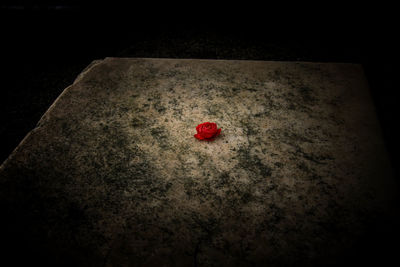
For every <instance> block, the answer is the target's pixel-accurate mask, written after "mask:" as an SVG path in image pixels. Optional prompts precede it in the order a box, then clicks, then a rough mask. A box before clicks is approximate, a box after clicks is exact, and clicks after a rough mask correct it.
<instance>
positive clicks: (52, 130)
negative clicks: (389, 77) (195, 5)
mask: <svg viewBox="0 0 400 267" xmlns="http://www.w3.org/2000/svg"><path fill="white" fill-rule="evenodd" d="M202 122H215V123H217V125H218V127H219V128H221V129H222V131H221V135H220V136H218V137H217V138H216V139H215V140H214V141H212V142H210V141H199V140H197V139H196V138H194V134H195V133H196V126H197V125H198V124H200V123H202ZM394 194H395V192H394V181H393V177H392V174H391V170H390V166H389V162H388V158H387V156H386V151H385V149H384V143H383V140H382V136H381V131H380V128H379V123H378V121H377V118H376V114H375V110H374V106H373V102H372V100H371V97H370V94H369V90H368V84H367V82H366V79H365V76H364V73H363V69H362V67H361V66H360V65H357V64H344V63H343V64H342V63H308V62H269V61H241V60H199V59H150V58H148V59H147V58H106V59H104V60H96V61H94V62H93V63H92V64H90V65H89V66H88V67H87V68H86V69H85V70H84V71H83V72H82V73H81V74H80V75H79V76H78V77H77V79H76V80H75V82H74V83H73V84H72V85H71V86H69V87H68V88H66V89H65V90H64V91H63V93H62V94H61V95H60V96H59V97H58V98H57V100H56V101H55V102H54V104H53V105H52V106H51V107H50V108H49V109H48V111H47V112H46V113H45V114H44V115H43V117H42V118H41V120H40V121H39V122H38V124H37V126H36V127H35V128H34V129H33V130H32V131H31V132H30V133H29V134H28V135H27V136H26V137H25V139H24V140H23V141H22V142H21V144H20V145H19V146H18V147H17V148H16V149H15V151H14V152H13V153H12V154H11V155H10V157H9V158H8V159H7V160H6V161H5V162H4V163H3V164H2V165H1V167H0V197H1V199H2V200H1V202H2V204H1V208H2V210H4V214H7V216H5V218H6V219H5V223H6V224H7V223H8V224H7V227H8V228H7V229H11V230H12V231H14V232H18V231H19V230H21V231H20V232H21V233H22V234H21V236H24V237H25V239H27V240H29V242H31V243H32V244H31V247H34V248H35V250H34V251H36V252H37V254H35V255H36V256H35V257H37V258H38V259H41V257H44V258H46V259H48V261H50V262H52V263H54V264H57V263H60V262H63V263H71V265H70V266H264V265H268V266H278V265H282V264H285V265H290V264H294V263H297V264H300V263H305V264H308V263H331V262H334V261H335V260H336V259H337V258H338V257H340V255H342V254H343V253H345V251H346V250H347V249H350V248H351V246H352V245H353V244H354V243H356V242H357V240H358V238H359V237H360V236H362V235H363V233H364V231H365V229H366V222H370V221H373V220H379V218H383V217H384V216H385V215H386V214H387V213H389V212H390V207H391V201H392V198H393V196H394ZM3 223H4V222H3ZM11 230H10V231H11ZM36 252H35V253H36ZM66 266H67V265H66Z"/></svg>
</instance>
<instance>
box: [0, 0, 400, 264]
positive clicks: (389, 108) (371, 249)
mask: <svg viewBox="0 0 400 267" xmlns="http://www.w3.org/2000/svg"><path fill="white" fill-rule="evenodd" d="M266 3H267V5H265V6H261V5H260V6H253V5H250V4H249V5H246V6H242V5H238V4H234V3H233V2H232V3H229V4H225V3H223V4H219V5H215V3H206V2H194V4H193V3H189V2H184V3H181V4H180V5H171V4H163V5H159V4H158V3H150V4H147V5H144V4H131V5H130V6H127V5H122V4H119V3H117V2H112V3H111V2H110V3H108V4H101V5H100V4H98V3H96V4H92V5H91V4H85V5H83V4H79V3H78V2H76V1H41V2H39V1H33V3H32V2H30V3H26V2H23V1H12V2H10V1H9V2H6V3H3V4H1V5H0V43H1V44H0V51H1V78H2V79H1V82H0V86H1V90H0V148H1V150H0V162H3V161H4V160H5V159H6V158H7V157H8V155H9V154H10V153H11V152H12V151H13V149H14V148H15V147H16V146H17V145H18V144H19V142H20V141H21V140H22V139H23V137H24V136H25V135H26V134H27V133H28V132H29V131H30V130H31V129H33V128H34V127H35V125H36V123H37V122H38V120H39V119H40V117H41V116H42V114H43V113H44V112H45V111H46V110H47V109H48V107H49V106H50V105H51V104H52V103H53V101H54V100H55V99H56V98H57V96H58V95H59V94H60V93H61V92H62V91H63V89H64V88H66V87H67V86H68V85H70V84H72V82H73V81H74V79H75V78H76V76H77V75H78V74H79V73H80V72H81V71H82V70H83V69H84V68H85V67H86V66H87V65H88V64H89V63H90V62H91V61H93V60H94V59H102V58H104V57H163V58H209V59H249V60H279V61H314V62H350V63H359V64H362V66H363V67H364V71H365V73H366V77H367V80H368V83H369V85H370V91H371V95H372V97H373V100H374V104H375V107H376V111H377V115H378V118H379V121H380V123H381V126H382V131H383V136H384V139H385V143H386V147H387V150H388V152H389V155H390V158H391V163H392V165H393V167H394V170H395V174H396V177H398V167H397V166H398V163H399V161H398V155H397V154H398V153H397V152H398V148H399V142H398V139H397V136H398V133H399V131H398V130H397V128H398V127H397V121H398V120H397V117H396V113H397V112H396V110H397V109H396V105H397V97H396V90H397V83H396V81H395V80H396V78H397V73H398V72H397V70H398V68H397V66H396V65H397V59H398V52H397V49H398V48H397V45H398V42H396V35H397V32H398V31H397V30H398V29H397V28H396V26H395V25H396V21H395V14H394V12H393V11H394V10H395V9H394V7H390V6H385V7H380V6H376V5H375V6H371V7H368V6H366V4H363V5H359V6H350V5H348V4H347V5H338V3H337V2H335V4H330V3H328V2H324V3H323V5H324V6H318V5H310V6H303V5H302V4H298V5H297V6H292V5H291V4H290V3H285V4H284V5H283V6H280V7H277V6H275V5H272V4H269V3H270V2H266ZM190 4H192V5H190ZM182 7H183V9H182ZM397 181H398V180H397ZM397 223H398V218H395V219H394V220H392V221H390V222H384V223H382V225H371V226H370V228H371V234H370V235H368V236H366V237H365V239H364V240H360V245H359V246H358V247H357V248H355V249H354V251H352V252H349V255H350V254H351V256H349V257H350V258H351V260H352V262H354V263H361V262H364V263H368V262H370V261H375V262H377V263H379V262H381V261H383V260H385V259H386V260H387V259H389V258H391V257H394V256H393V255H395V253H396V249H397V248H398V245H397V244H395V245H393V243H392V242H396V243H397V240H398V237H399V231H398V229H397V228H398V227H397ZM383 225H384V226H383ZM372 243H373V244H375V245H374V246H371V244H372Z"/></svg>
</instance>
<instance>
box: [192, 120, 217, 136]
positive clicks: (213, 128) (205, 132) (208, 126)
mask: <svg viewBox="0 0 400 267" xmlns="http://www.w3.org/2000/svg"><path fill="white" fill-rule="evenodd" d="M217 128H218V127H217V124H216V123H214V122H204V123H201V124H199V125H197V127H196V131H197V134H195V135H194V137H196V138H197V139H199V140H207V141H212V140H214V138H215V137H217V136H218V135H219V134H220V133H221V129H217Z"/></svg>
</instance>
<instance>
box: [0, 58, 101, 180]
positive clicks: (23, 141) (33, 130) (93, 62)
mask: <svg viewBox="0 0 400 267" xmlns="http://www.w3.org/2000/svg"><path fill="white" fill-rule="evenodd" d="M103 61H104V60H103V59H98V60H93V61H92V62H91V63H90V64H89V65H88V66H87V67H86V68H85V69H84V70H83V71H82V72H81V73H79V74H78V76H77V77H76V78H75V80H74V82H73V83H72V84H71V85H69V86H67V87H66V88H65V89H64V90H63V91H62V92H61V94H60V95H59V96H58V97H57V98H56V100H55V101H54V102H53V103H52V104H51V105H50V107H49V108H48V109H47V110H46V112H45V113H44V114H43V115H42V117H41V118H40V119H39V121H38V123H37V124H36V126H35V128H33V129H32V130H30V131H29V132H28V133H27V134H26V135H25V137H24V138H23V139H22V141H21V142H20V143H19V144H18V145H17V147H16V148H15V149H14V150H13V151H12V152H11V154H10V155H9V156H8V157H7V158H6V159H5V160H4V162H3V163H2V164H1V165H0V173H1V172H2V171H3V170H4V169H5V167H6V165H7V164H8V162H9V161H11V160H12V159H13V158H14V157H15V155H16V154H17V153H18V151H19V150H20V147H21V146H23V145H24V144H25V143H26V142H27V141H28V140H29V137H30V136H31V135H32V134H33V133H34V132H36V131H37V130H38V129H39V128H40V127H41V126H42V124H43V123H44V122H45V121H46V120H48V117H49V116H48V114H50V112H51V111H52V110H53V109H54V107H55V106H56V105H57V103H58V102H59V101H60V100H61V99H62V98H63V96H64V95H65V94H66V92H67V91H68V90H69V88H71V87H72V86H74V85H75V84H76V83H78V82H79V81H80V80H81V79H82V78H83V77H84V76H85V75H86V73H88V72H89V71H91V70H92V69H93V68H94V67H95V66H97V65H99V64H101V63H102V62H103Z"/></svg>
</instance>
